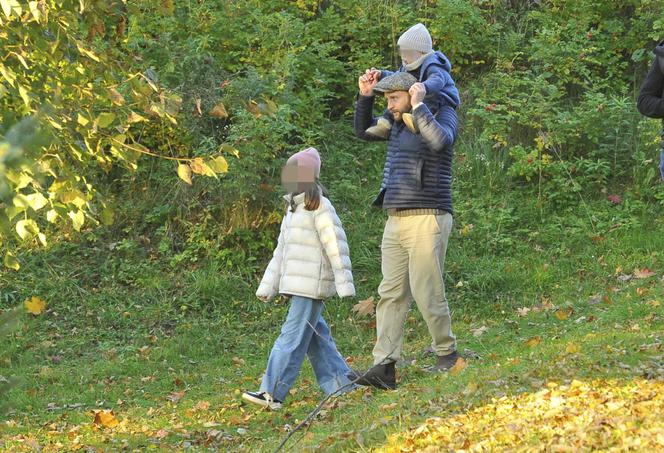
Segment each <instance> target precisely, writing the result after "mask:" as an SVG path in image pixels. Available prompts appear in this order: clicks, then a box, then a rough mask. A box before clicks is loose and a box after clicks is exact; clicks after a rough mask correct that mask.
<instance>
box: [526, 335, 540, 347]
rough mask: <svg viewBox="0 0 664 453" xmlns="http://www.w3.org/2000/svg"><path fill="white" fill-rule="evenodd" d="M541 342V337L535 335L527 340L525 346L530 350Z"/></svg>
mask: <svg viewBox="0 0 664 453" xmlns="http://www.w3.org/2000/svg"><path fill="white" fill-rule="evenodd" d="M541 341H542V337H540V336H539V335H536V336H534V337H532V338H529V339H527V340H526V341H525V345H526V346H528V347H531V348H532V347H534V346H537V345H538V344H540V342H541Z"/></svg>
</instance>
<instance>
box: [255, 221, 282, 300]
mask: <svg viewBox="0 0 664 453" xmlns="http://www.w3.org/2000/svg"><path fill="white" fill-rule="evenodd" d="M285 224H286V216H284V218H283V220H282V221H281V228H280V231H279V239H278V240H277V247H276V248H275V249H274V252H273V253H272V259H271V260H270V264H268V265H267V269H265V274H263V279H262V280H261V283H260V285H258V290H257V291H256V296H257V297H267V298H268V299H272V298H273V297H274V296H276V295H277V293H279V281H280V280H281V267H282V266H281V264H282V261H283V257H284V229H285Z"/></svg>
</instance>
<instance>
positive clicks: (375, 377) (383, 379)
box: [348, 362, 397, 390]
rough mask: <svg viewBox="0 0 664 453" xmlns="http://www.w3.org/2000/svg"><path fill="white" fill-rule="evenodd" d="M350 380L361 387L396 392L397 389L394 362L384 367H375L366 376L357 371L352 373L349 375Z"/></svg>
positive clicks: (381, 365) (380, 365)
mask: <svg viewBox="0 0 664 453" xmlns="http://www.w3.org/2000/svg"><path fill="white" fill-rule="evenodd" d="M360 376H361V377H360ZM348 379H350V380H351V381H354V382H355V383H356V384H359V385H365V386H371V387H376V388H379V389H383V390H394V389H396V388H397V380H396V372H395V370H394V362H390V363H386V364H384V365H383V364H379V365H374V366H373V367H371V368H370V369H369V371H367V372H366V373H364V375H361V374H358V373H357V372H356V371H351V372H350V373H349V374H348Z"/></svg>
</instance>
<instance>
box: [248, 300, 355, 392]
mask: <svg viewBox="0 0 664 453" xmlns="http://www.w3.org/2000/svg"><path fill="white" fill-rule="evenodd" d="M323 307H324V304H323V302H322V301H319V300H312V299H308V298H306V297H299V296H293V297H291V300H290V308H289V310H288V316H287V317H286V321H285V322H284V325H283V326H282V327H281V334H280V335H279V338H277V341H275V343H274V346H273V347H272V351H271V352H270V358H269V359H268V361H267V369H266V370H265V374H264V375H263V382H262V384H261V389H260V391H261V392H268V393H269V394H270V395H272V397H273V398H274V399H277V400H279V401H284V399H285V398H286V396H288V391H289V390H290V388H291V387H292V386H293V383H294V382H295V379H296V378H297V375H298V374H299V373H300V368H301V367H302V362H303V361H304V356H305V354H306V355H307V356H308V357H309V361H310V362H311V366H312V368H313V369H314V373H315V375H316V380H317V381H318V385H320V387H321V389H323V392H325V394H326V395H329V394H330V393H334V392H336V391H337V390H339V389H340V388H341V387H344V386H347V385H348V384H350V380H349V379H348V377H347V374H348V373H349V372H350V369H349V368H348V365H347V364H346V361H345V360H344V358H343V357H342V356H341V354H339V351H338V350H337V345H336V344H335V343H334V340H333V339H332V335H331V334H330V328H329V327H328V326H327V323H326V322H325V320H324V319H323V316H322V312H323ZM352 388H353V387H352V386H348V390H352Z"/></svg>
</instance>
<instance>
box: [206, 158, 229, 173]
mask: <svg viewBox="0 0 664 453" xmlns="http://www.w3.org/2000/svg"><path fill="white" fill-rule="evenodd" d="M208 166H209V167H210V168H211V169H212V171H214V172H215V173H228V162H227V161H226V159H225V158H224V157H223V156H217V157H215V158H214V159H211V160H209V161H208Z"/></svg>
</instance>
